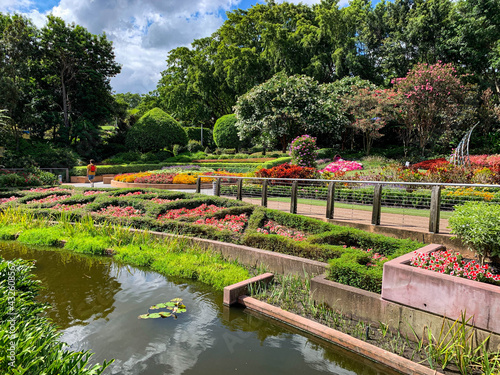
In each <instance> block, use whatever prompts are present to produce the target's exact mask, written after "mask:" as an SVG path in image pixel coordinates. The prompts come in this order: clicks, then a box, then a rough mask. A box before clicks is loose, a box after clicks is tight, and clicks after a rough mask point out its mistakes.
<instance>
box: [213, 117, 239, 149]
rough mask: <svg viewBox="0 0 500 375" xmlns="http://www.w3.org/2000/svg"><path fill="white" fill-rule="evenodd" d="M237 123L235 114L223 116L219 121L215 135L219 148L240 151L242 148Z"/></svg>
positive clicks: (216, 124)
mask: <svg viewBox="0 0 500 375" xmlns="http://www.w3.org/2000/svg"><path fill="white" fill-rule="evenodd" d="M235 123H236V116H235V115H233V114H231V115H225V116H222V117H221V118H219V119H218V120H217V122H216V123H215V126H214V132H213V134H214V141H215V144H216V145H217V147H218V148H226V149H227V148H233V149H238V148H239V147H240V138H239V137H238V130H237V129H236V126H235V125H234V124H235Z"/></svg>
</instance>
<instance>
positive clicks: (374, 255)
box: [344, 245, 387, 267]
mask: <svg viewBox="0 0 500 375" xmlns="http://www.w3.org/2000/svg"><path fill="white" fill-rule="evenodd" d="M346 248H347V245H344V249H346ZM350 249H357V248H356V247H355V246H351V247H350ZM358 250H361V251H364V252H365V253H368V255H369V256H370V258H371V259H372V261H373V263H372V262H371V261H370V262H368V263H366V266H368V267H376V266H378V264H377V263H378V262H381V261H384V260H387V257H385V256H384V255H382V254H379V253H377V252H376V251H373V249H366V250H365V249H358Z"/></svg>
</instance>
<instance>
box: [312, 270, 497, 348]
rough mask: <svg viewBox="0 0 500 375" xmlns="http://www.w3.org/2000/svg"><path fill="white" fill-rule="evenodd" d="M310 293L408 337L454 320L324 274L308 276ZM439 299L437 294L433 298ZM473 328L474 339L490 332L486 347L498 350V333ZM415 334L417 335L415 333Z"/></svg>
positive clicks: (350, 315) (348, 313) (345, 312)
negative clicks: (340, 282) (327, 277)
mask: <svg viewBox="0 0 500 375" xmlns="http://www.w3.org/2000/svg"><path fill="white" fill-rule="evenodd" d="M311 296H312V298H313V300H314V301H316V302H317V303H325V304H327V305H328V306H330V307H331V308H332V309H333V310H335V311H337V312H339V313H341V314H343V315H344V316H346V317H348V318H350V319H354V320H358V321H364V322H367V323H370V324H374V325H376V326H378V325H379V324H380V322H383V323H385V324H387V325H388V326H389V327H390V329H391V330H392V331H393V332H398V331H399V332H401V334H402V335H403V336H406V337H408V339H409V340H412V341H417V340H418V339H421V338H425V337H426V336H427V333H426V331H427V330H428V329H430V330H431V331H432V332H434V333H437V332H439V331H440V330H441V327H442V326H443V324H444V323H445V322H448V323H453V322H454V319H453V320H452V319H448V318H445V317H444V316H440V315H436V314H432V313H430V312H426V311H421V310H418V309H415V308H412V307H408V306H404V305H401V304H399V303H395V302H391V301H386V300H384V299H382V296H381V295H380V294H377V293H373V292H368V291H365V290H361V289H357V288H354V287H351V286H348V285H343V284H339V283H336V282H334V281H331V280H327V279H326V278H325V276H324V275H320V276H316V277H315V278H313V279H311ZM409 297H410V298H411V295H410V296H409ZM441 300H442V299H440V298H439V297H437V302H439V301H441ZM475 331H476V340H477V342H478V343H480V342H481V341H483V340H485V339H486V338H487V337H488V336H491V337H490V348H493V349H492V350H493V351H495V350H500V335H498V334H492V333H491V332H490V331H487V330H482V329H479V328H476V330H475ZM415 334H417V336H418V337H415Z"/></svg>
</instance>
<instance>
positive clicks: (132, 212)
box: [94, 206, 144, 217]
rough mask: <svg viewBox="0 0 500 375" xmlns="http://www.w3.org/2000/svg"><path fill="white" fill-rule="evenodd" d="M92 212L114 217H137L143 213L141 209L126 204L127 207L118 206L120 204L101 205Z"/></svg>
mask: <svg viewBox="0 0 500 375" xmlns="http://www.w3.org/2000/svg"><path fill="white" fill-rule="evenodd" d="M94 213H96V214H98V215H110V216H114V217H139V216H144V214H143V213H142V212H141V210H139V209H137V208H134V207H131V206H127V207H120V206H107V207H103V208H101V209H100V210H98V211H94Z"/></svg>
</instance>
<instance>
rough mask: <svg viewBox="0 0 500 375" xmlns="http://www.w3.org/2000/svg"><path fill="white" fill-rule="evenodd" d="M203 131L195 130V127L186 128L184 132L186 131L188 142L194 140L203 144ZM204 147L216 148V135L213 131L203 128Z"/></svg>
mask: <svg viewBox="0 0 500 375" xmlns="http://www.w3.org/2000/svg"><path fill="white" fill-rule="evenodd" d="M201 129H202V128H195V127H186V128H184V130H186V133H187V136H188V140H194V141H199V142H200V144H201ZM203 146H206V147H214V146H215V143H214V134H213V132H212V129H208V128H203Z"/></svg>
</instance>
